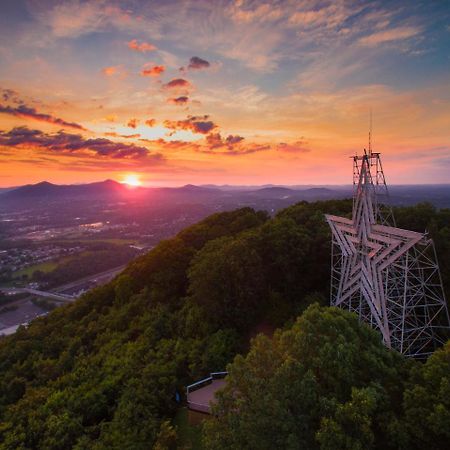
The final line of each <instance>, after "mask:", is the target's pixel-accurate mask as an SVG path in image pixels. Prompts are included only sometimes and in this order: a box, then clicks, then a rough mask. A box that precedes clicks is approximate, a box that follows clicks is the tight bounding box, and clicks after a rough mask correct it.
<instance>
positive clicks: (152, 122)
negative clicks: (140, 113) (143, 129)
mask: <svg viewBox="0 0 450 450" xmlns="http://www.w3.org/2000/svg"><path fill="white" fill-rule="evenodd" d="M145 125H147V126H148V127H154V126H155V125H156V119H147V120H146V121H145Z"/></svg>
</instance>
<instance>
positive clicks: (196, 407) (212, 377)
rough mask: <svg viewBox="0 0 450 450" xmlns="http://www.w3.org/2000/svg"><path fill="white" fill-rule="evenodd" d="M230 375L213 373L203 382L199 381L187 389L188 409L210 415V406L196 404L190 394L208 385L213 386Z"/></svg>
mask: <svg viewBox="0 0 450 450" xmlns="http://www.w3.org/2000/svg"><path fill="white" fill-rule="evenodd" d="M227 375H228V372H212V373H210V374H209V377H208V378H203V380H200V381H197V382H195V383H192V384H190V385H189V386H187V387H186V400H187V405H188V408H190V409H193V410H195V411H200V412H204V413H210V405H209V403H208V404H205V403H196V402H192V401H190V400H189V394H190V393H191V392H195V391H196V390H198V389H201V388H202V387H204V386H207V385H208V384H211V383H212V382H213V381H214V380H221V379H223V378H225V377H226V376H227Z"/></svg>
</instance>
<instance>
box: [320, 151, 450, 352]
mask: <svg viewBox="0 0 450 450" xmlns="http://www.w3.org/2000/svg"><path fill="white" fill-rule="evenodd" d="M353 185H354V196H353V213H352V218H351V219H348V218H345V217H338V216H332V215H326V219H327V221H328V224H329V225H330V227H331V231H332V257H331V259H332V261H331V305H332V306H339V307H340V308H343V309H347V310H349V311H353V312H355V313H356V314H357V315H358V316H359V318H360V320H363V321H364V322H367V323H369V324H370V325H371V326H372V327H374V328H376V329H377V330H379V331H380V333H381V335H382V338H383V342H384V343H385V345H386V346H387V347H389V348H393V349H395V350H397V351H399V352H400V353H402V354H404V355H406V356H413V357H417V358H425V357H427V356H428V355H429V354H430V353H432V352H433V351H434V350H435V348H436V347H438V346H439V345H441V344H443V343H444V341H445V339H446V334H447V333H448V331H449V330H450V327H449V315H448V309H447V303H446V300H445V295H444V290H443V286H442V280H441V276H440V272H439V266H438V263H437V258H436V252H435V249H434V244H433V241H432V240H431V239H430V238H429V237H428V236H427V234H426V233H417V232H415V231H408V230H403V229H400V228H396V227H395V221H394V216H393V213H392V209H391V208H390V207H389V206H388V204H389V203H388V201H387V200H388V191H387V187H386V181H385V178H384V173H383V168H382V165H381V159H380V154H379V153H373V152H372V151H371V149H370V146H369V152H366V151H364V155H363V156H355V157H353ZM447 336H448V334H447Z"/></svg>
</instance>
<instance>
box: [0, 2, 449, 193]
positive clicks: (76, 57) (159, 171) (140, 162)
mask: <svg viewBox="0 0 450 450" xmlns="http://www.w3.org/2000/svg"><path fill="white" fill-rule="evenodd" d="M370 110H372V115H373V147H374V149H375V150H376V151H380V152H381V153H382V156H383V162H384V167H385V172H386V176H387V180H388V182H389V183H392V184H403V183H449V182H450V175H449V173H450V2H449V1H447V0H437V1H432V0H424V1H412V0H407V1H385V2H383V1H340V0H337V1H325V0H323V1H321V0H296V1H290V0H286V1H281V0H280V1H271V2H263V1H246V0H236V1H215V0H192V1H170V0H166V1H150V0H149V1H144V0H141V1H138V0H130V1H110V0H99V1H80V0H67V1H56V0H55V1H49V0H28V1H27V0H1V1H0V186H3V187H6V186H16V185H20V184H25V183H35V182H39V181H42V180H48V181H51V182H54V183H81V182H90V181H99V180H103V179H107V178H112V179H115V180H118V181H123V180H125V179H126V177H130V176H131V177H138V179H139V180H140V181H141V182H143V183H144V184H146V185H149V186H152V185H153V186H164V185H170V186H179V185H183V184H187V183H193V184H205V183H214V184H267V183H274V184H345V183H350V182H351V163H350V160H349V158H348V157H349V156H351V155H353V154H354V153H355V152H359V153H361V152H362V150H363V148H364V147H367V142H368V130H369V114H370V113H369V112H370Z"/></svg>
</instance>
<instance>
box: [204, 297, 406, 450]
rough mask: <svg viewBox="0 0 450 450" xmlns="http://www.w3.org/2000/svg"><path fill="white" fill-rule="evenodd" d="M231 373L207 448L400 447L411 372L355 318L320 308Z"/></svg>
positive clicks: (209, 427) (208, 430) (208, 429)
mask: <svg viewBox="0 0 450 450" xmlns="http://www.w3.org/2000/svg"><path fill="white" fill-rule="evenodd" d="M228 370H229V375H228V378H227V380H228V381H227V385H226V388H225V389H224V390H223V392H222V393H221V394H220V396H219V402H218V405H217V406H216V408H215V413H216V414H217V418H216V419H214V420H211V421H209V422H207V423H206V425H205V433H204V442H205V446H206V448H207V449H222V448H223V449H225V448H234V449H248V448H254V449H261V450H264V449H273V448H283V449H301V448H308V449H316V448H323V449H327V448H331V442H333V441H334V442H335V447H333V448H335V449H350V448H352V449H353V448H380V449H381V448H383V449H384V448H395V443H396V438H395V436H392V435H391V432H390V430H391V429H392V427H391V424H392V423H393V422H398V416H399V413H400V409H399V402H398V400H399V399H400V398H401V393H402V378H403V376H404V375H405V374H406V373H407V372H406V365H405V362H404V359H403V358H402V357H401V356H400V355H399V354H397V353H396V352H394V351H390V350H388V349H386V348H385V347H384V346H383V344H382V343H381V340H380V338H379V336H378V334H377V333H376V332H375V331H374V330H372V329H371V328H369V327H368V326H366V325H361V324H360V323H358V319H357V317H356V316H355V315H353V314H350V313H347V312H345V311H342V310H340V309H337V308H321V307H319V306H318V305H313V306H311V307H309V308H308V309H307V310H306V312H305V313H304V314H303V315H302V316H301V317H300V318H299V319H298V320H297V322H296V323H295V324H294V326H293V327H292V328H291V329H289V330H287V331H284V332H278V333H277V334H276V335H275V336H274V338H273V340H270V339H268V338H266V337H263V336H259V337H257V338H256V339H255V340H254V342H253V345H252V348H251V349H250V352H249V353H248V355H247V356H246V357H245V358H244V357H241V356H238V357H236V359H235V360H234V362H233V364H231V365H230V366H229V368H228Z"/></svg>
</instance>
